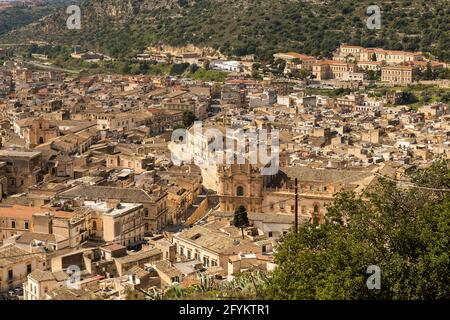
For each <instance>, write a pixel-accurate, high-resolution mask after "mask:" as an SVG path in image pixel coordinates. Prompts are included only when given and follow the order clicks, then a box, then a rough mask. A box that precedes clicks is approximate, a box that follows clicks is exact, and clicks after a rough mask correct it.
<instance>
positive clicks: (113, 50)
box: [0, 0, 450, 61]
mask: <svg viewBox="0 0 450 320" xmlns="http://www.w3.org/2000/svg"><path fill="white" fill-rule="evenodd" d="M371 3H372V2H371V1H366V0H361V1H350V0H344V1H339V0H328V1H326V0H324V1H301V0H279V1H272V0H139V1H138V0H96V1H91V0H82V1H81V5H80V6H81V11H82V21H81V23H82V29H81V30H68V29H67V28H66V21H65V20H66V19H67V17H68V15H67V14H66V13H65V10H59V11H58V12H57V13H55V14H52V15H51V16H49V17H46V18H45V19H42V20H41V21H37V22H35V23H33V24H30V25H28V26H25V27H23V28H19V29H17V30H14V31H12V32H10V33H8V34H7V35H4V36H3V39H0V40H2V41H0V42H5V41H16V42H17V41H22V42H23V41H27V40H37V39H39V40H44V41H49V42H51V43H53V44H64V45H65V44H67V45H74V44H80V45H83V46H85V47H87V48H89V49H91V50H98V51H102V52H105V53H107V54H110V55H112V56H115V57H126V56H132V55H134V54H135V53H136V52H139V51H142V50H143V49H144V48H145V47H147V46H149V45H150V44H170V45H185V44H188V43H193V44H195V45H199V46H210V47H214V48H219V49H220V50H221V51H222V52H223V53H227V54H233V55H238V56H239V55H245V54H252V53H254V54H256V55H257V56H258V57H260V58H269V57H270V56H271V54H272V53H273V52H274V51H278V50H296V51H300V52H304V53H307V54H312V55H316V56H318V55H322V56H326V55H329V54H330V52H331V51H332V50H334V49H335V47H336V46H338V44H339V43H342V42H347V43H350V44H355V45H363V46H367V47H371V46H376V47H384V48H387V49H397V50H408V51H414V50H421V51H425V52H430V53H431V54H432V55H434V56H436V57H437V58H439V59H441V60H446V61H450V39H449V38H450V30H449V28H450V27H449V25H450V24H449V18H448V17H449V16H450V5H449V2H448V1H446V0H435V1H427V0H416V1H406V0H401V1H400V0H399V1H383V4H382V7H381V10H382V29H381V30H369V29H368V28H367V27H366V24H365V11H366V8H367V6H368V5H370V4H371Z"/></svg>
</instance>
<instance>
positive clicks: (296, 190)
mask: <svg viewBox="0 0 450 320" xmlns="http://www.w3.org/2000/svg"><path fill="white" fill-rule="evenodd" d="M295 233H298V179H297V178H295Z"/></svg>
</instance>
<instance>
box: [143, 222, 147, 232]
mask: <svg viewBox="0 0 450 320" xmlns="http://www.w3.org/2000/svg"><path fill="white" fill-rule="evenodd" d="M144 228H145V231H148V223H147V222H146V223H145V225H144Z"/></svg>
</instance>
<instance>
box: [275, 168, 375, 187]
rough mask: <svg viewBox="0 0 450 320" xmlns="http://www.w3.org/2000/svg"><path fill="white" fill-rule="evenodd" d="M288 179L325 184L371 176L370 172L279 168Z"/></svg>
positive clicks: (352, 180)
mask: <svg viewBox="0 0 450 320" xmlns="http://www.w3.org/2000/svg"><path fill="white" fill-rule="evenodd" d="M281 171H283V172H284V173H285V174H286V175H287V176H288V177H290V178H298V179H299V180H300V181H308V182H326V183H333V184H334V183H340V184H345V183H351V182H356V181H359V180H362V179H365V178H367V177H369V176H371V175H373V174H372V173H371V172H370V171H357V170H335V169H314V168H309V167H303V166H296V167H283V168H281Z"/></svg>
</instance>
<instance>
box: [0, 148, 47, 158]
mask: <svg viewBox="0 0 450 320" xmlns="http://www.w3.org/2000/svg"><path fill="white" fill-rule="evenodd" d="M40 155H41V153H40V152H37V151H16V150H0V158H30V159H31V158H35V157H38V156H40Z"/></svg>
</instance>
